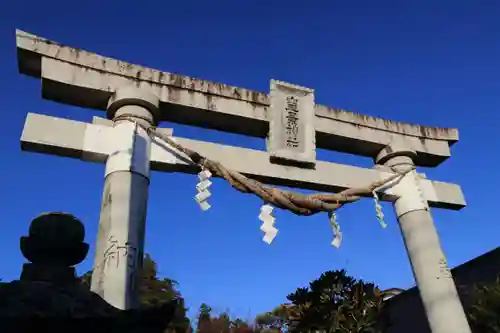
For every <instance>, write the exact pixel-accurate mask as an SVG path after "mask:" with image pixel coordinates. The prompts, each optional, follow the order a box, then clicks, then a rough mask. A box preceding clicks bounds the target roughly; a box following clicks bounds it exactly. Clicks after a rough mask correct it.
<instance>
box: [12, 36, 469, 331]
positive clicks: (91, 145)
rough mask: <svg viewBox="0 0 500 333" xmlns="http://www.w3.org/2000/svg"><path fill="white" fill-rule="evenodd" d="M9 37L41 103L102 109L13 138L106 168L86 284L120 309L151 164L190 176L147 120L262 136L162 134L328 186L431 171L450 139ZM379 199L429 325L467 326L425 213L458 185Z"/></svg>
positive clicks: (136, 258)
mask: <svg viewBox="0 0 500 333" xmlns="http://www.w3.org/2000/svg"><path fill="white" fill-rule="evenodd" d="M16 35H17V52H18V65H19V71H20V72H21V73H23V74H27V75H30V76H33V77H36V78H39V79H41V82H42V96H43V97H44V98H47V99H50V100H54V101H58V102H61V103H65V104H71V105H77V106H80V107H87V108H93V109H97V110H103V111H107V116H108V118H109V119H110V120H105V119H101V118H97V117H96V118H94V121H93V123H92V124H87V123H83V122H77V121H73V120H69V119H61V118H54V117H50V116H44V115H37V114H28V117H27V120H26V124H25V127H24V130H23V135H22V138H21V143H22V149H23V150H27V151H34V152H41V153H45V154H53V155H60V156H66V157H73V158H80V159H82V160H86V161H92V162H101V163H106V177H105V185H104V194H103V201H102V207H101V217H100V221H99V235H98V243H97V247H96V256H95V263H94V274H93V276H92V290H94V291H95V292H96V293H98V294H99V295H101V296H102V297H103V298H104V299H105V300H106V301H108V302H109V303H110V304H112V305H114V306H116V307H118V308H121V309H127V308H131V307H134V306H136V305H137V291H138V290H137V288H136V283H135V275H136V272H137V268H138V267H140V266H141V265H142V254H143V249H144V228H145V215H146V206H147V197H148V187H149V173H150V169H152V170H157V171H168V172H187V173H196V172H198V171H199V170H198V169H197V168H194V167H193V166H192V165H191V164H190V163H189V161H188V160H186V157H185V156H183V155H182V154H181V153H179V152H178V151H176V150H175V149H174V148H173V147H170V146H169V145H168V144H160V143H158V142H152V140H151V138H150V137H149V135H148V133H146V131H145V130H144V128H147V127H148V126H152V125H156V124H157V123H159V122H161V121H167V120H168V121H172V122H176V123H184V124H189V125H195V126H200V127H206V128H214V129H218V130H223V131H228V132H234V133H240V134H245V135H250V136H256V137H263V138H264V137H266V138H267V140H268V145H267V147H268V151H267V152H262V151H256V150H251V149H244V148H240V147H232V146H224V145H218V144H213V143H208V142H202V141H197V140H189V139H183V138H175V137H173V139H174V140H176V142H177V143H180V144H181V145H182V146H185V147H187V148H190V149H192V150H194V151H196V152H198V153H199V154H201V155H204V156H206V157H208V158H210V159H212V160H216V161H218V162H220V163H221V164H223V165H224V166H225V167H227V168H228V169H231V170H235V171H238V172H240V173H242V174H244V175H246V176H248V177H251V178H254V179H256V180H259V181H261V182H264V183H268V184H276V185H287V186H293V187H298V188H303V189H313V190H319V191H327V192H338V191H340V190H343V189H346V188H352V187H361V186H365V185H367V184H370V183H372V182H374V181H377V180H380V179H384V178H386V177H387V176H389V175H391V174H393V172H399V170H401V168H403V167H404V166H412V167H414V166H427V167H434V166H437V165H439V164H440V163H441V162H442V161H444V160H445V159H447V158H448V157H450V146H451V145H452V144H453V143H455V142H456V141H458V131H457V130H455V129H443V128H436V127H424V126H418V125H410V124H406V123H397V122H392V121H387V120H383V119H379V118H374V117H367V116H362V115H358V114H354V113H351V112H348V111H343V110H336V109H332V108H329V107H325V106H321V105H317V104H315V101H314V91H313V90H312V89H308V88H304V87H299V86H296V85H291V84H288V83H284V82H280V81H274V80H272V81H271V89H270V90H271V92H270V94H266V93H262V92H254V91H250V90H247V89H243V88H239V87H232V86H228V85H224V84H216V83H212V82H208V81H203V80H198V79H193V78H188V77H184V76H180V75H175V74H171V73H166V72H161V71H158V70H153V69H150V68H144V67H141V66H136V65H132V64H128V63H125V62H122V61H118V60H115V59H111V58H106V57H103V56H100V55H97V54H93V53H89V52H86V51H83V50H80V49H75V48H71V47H67V46H62V45H60V44H58V43H55V42H52V41H48V40H46V39H43V38H40V37H37V36H34V35H31V34H28V33H25V32H22V31H17V32H16ZM125 118H127V119H129V120H130V119H133V120H134V122H135V123H136V124H134V122H130V121H128V120H124V119H125ZM137 124H138V125H140V126H137ZM161 130H162V131H164V132H165V133H169V134H171V131H170V130H168V129H161ZM316 147H320V148H325V149H330V150H335V151H342V152H348V153H352V154H357V155H362V156H369V157H372V158H374V160H375V163H376V164H377V167H376V168H374V169H365V168H359V167H353V166H347V165H341V164H335V163H328V162H322V161H316ZM250 161H251V162H250ZM379 194H380V195H381V199H383V200H387V201H391V202H393V203H394V207H395V211H396V214H397V217H398V221H399V224H400V227H401V230H402V234H403V237H404V240H405V245H406V248H407V251H408V255H409V258H410V261H411V264H412V267H413V271H414V275H415V279H416V282H417V284H418V287H419V289H420V293H421V296H422V300H423V303H424V307H425V309H426V312H427V317H428V319H429V323H430V326H431V328H432V331H433V332H434V333H449V332H453V333H469V332H470V329H469V326H468V323H467V320H466V318H465V314H464V311H463V309H462V306H461V304H460V300H459V299H458V295H457V291H456V287H455V285H454V282H453V280H452V278H451V275H450V273H449V269H448V266H447V264H446V259H445V256H444V254H443V251H442V249H441V246H440V242H439V238H438V235H437V232H436V230H435V227H434V224H433V221H432V217H431V215H430V211H429V210H430V209H429V206H430V207H438V208H446V209H455V210H458V209H461V208H463V207H464V206H465V200H464V197H463V194H462V191H461V189H460V186H458V185H455V184H448V183H442V182H436V181H431V180H428V179H425V176H424V175H422V174H417V173H416V172H411V173H408V174H406V175H405V176H404V178H403V179H402V180H401V182H400V183H398V184H397V185H395V186H393V187H392V188H390V189H388V190H385V191H382V190H381V191H380V193H379ZM438 304H439V306H438Z"/></svg>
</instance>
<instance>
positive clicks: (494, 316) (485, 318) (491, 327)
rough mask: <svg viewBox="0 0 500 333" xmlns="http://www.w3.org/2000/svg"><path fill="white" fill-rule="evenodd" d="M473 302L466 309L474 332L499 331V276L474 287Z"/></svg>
mask: <svg viewBox="0 0 500 333" xmlns="http://www.w3.org/2000/svg"><path fill="white" fill-rule="evenodd" d="M472 299H473V304H472V306H471V307H470V309H469V311H468V317H469V322H470V324H471V326H472V328H473V331H474V332H481V333H499V332H500V278H497V280H496V281H495V282H493V283H486V284H485V283H483V284H479V285H477V286H475V287H474V290H473V292H472Z"/></svg>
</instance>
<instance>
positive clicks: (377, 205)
mask: <svg viewBox="0 0 500 333" xmlns="http://www.w3.org/2000/svg"><path fill="white" fill-rule="evenodd" d="M373 201H375V210H376V211H377V219H378V222H379V223H380V225H381V226H382V228H387V224H386V223H385V221H384V212H383V211H382V206H381V205H380V202H379V198H378V195H377V192H375V191H373Z"/></svg>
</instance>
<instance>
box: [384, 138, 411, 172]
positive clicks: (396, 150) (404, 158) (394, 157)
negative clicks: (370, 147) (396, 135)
mask: <svg viewBox="0 0 500 333" xmlns="http://www.w3.org/2000/svg"><path fill="white" fill-rule="evenodd" d="M416 157H417V153H416V152H415V150H413V149H411V148H409V147H408V145H406V144H405V143H404V142H403V143H402V142H397V141H396V142H393V143H390V144H388V145H387V146H385V147H384V148H383V149H382V150H381V151H380V152H379V153H378V155H377V157H375V163H376V164H380V165H387V166H389V167H391V166H393V165H396V164H397V165H399V164H411V165H414V163H413V160H414V159H415V158H416Z"/></svg>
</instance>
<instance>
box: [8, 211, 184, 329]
mask: <svg viewBox="0 0 500 333" xmlns="http://www.w3.org/2000/svg"><path fill="white" fill-rule="evenodd" d="M84 238H85V229H84V226H83V224H82V223H81V222H80V221H79V220H78V219H77V218H75V217H74V216H72V215H71V214H65V213H48V214H42V215H40V216H38V217H37V218H35V219H34V220H33V221H32V222H31V226H30V229H29V235H28V236H25V237H21V252H22V253H23V255H24V257H25V258H26V259H27V260H28V261H29V262H30V263H27V264H24V265H23V270H22V273H21V278H20V279H19V280H15V281H12V282H10V283H0V327H1V329H0V331H1V332H2V333H11V332H12V333H14V332H15V333H19V332H36V333H40V332H86V333H97V332H106V333H110V332H120V333H128V332H131V333H132V332H143V333H160V332H164V331H165V329H166V327H167V325H168V324H169V322H170V321H171V319H172V318H173V316H174V312H175V309H176V307H177V300H172V301H171V302H170V303H167V304H165V305H163V306H161V307H156V308H139V309H134V310H126V311H122V310H119V309H116V308H115V307H113V306H111V305H110V304H108V303H107V302H106V301H104V300H103V299H102V298H101V297H100V296H99V295H97V294H95V293H93V292H91V291H90V290H88V288H86V287H85V286H84V285H82V284H81V283H80V280H79V279H78V278H77V277H76V272H75V268H74V267H73V266H75V265H77V264H79V263H81V262H82V261H83V260H84V259H85V257H86V256H87V253H88V250H89V246H88V244H86V243H84Z"/></svg>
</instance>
